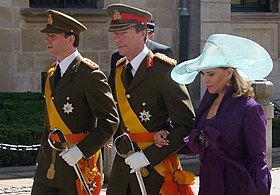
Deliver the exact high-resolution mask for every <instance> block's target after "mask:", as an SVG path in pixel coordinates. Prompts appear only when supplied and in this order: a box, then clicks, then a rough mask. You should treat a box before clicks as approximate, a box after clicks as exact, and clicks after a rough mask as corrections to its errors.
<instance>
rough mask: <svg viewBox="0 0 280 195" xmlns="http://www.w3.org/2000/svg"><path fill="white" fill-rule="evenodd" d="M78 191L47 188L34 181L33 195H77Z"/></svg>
mask: <svg viewBox="0 0 280 195" xmlns="http://www.w3.org/2000/svg"><path fill="white" fill-rule="evenodd" d="M77 194H78V193H77V190H76V189H62V188H55V187H51V186H46V185H44V184H43V183H41V182H37V181H34V183H33V186H32V191H31V195H77Z"/></svg>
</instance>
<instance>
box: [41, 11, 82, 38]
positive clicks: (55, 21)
mask: <svg viewBox="0 0 280 195" xmlns="http://www.w3.org/2000/svg"><path fill="white" fill-rule="evenodd" d="M46 13H47V15H48V23H47V25H46V27H45V28H44V29H42V30H41V31H40V32H42V33H61V32H71V33H73V34H75V35H79V34H80V32H81V31H86V30H87V27H85V26H84V25H83V24H82V23H81V22H79V21H78V20H76V19H75V18H73V17H71V16H69V15H67V14H64V13H62V12H59V11H56V10H52V9H49V10H47V11H46Z"/></svg>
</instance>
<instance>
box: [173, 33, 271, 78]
mask: <svg viewBox="0 0 280 195" xmlns="http://www.w3.org/2000/svg"><path fill="white" fill-rule="evenodd" d="M223 67H224V68H226V67H231V68H235V69H237V71H238V72H239V73H240V74H241V76H243V77H246V78H248V79H249V80H259V79H263V78H265V77H266V76H267V75H269V73H270V72H271V71H272V68H273V62H272V59H271V57H270V55H269V54H268V52H267V51H266V50H265V49H264V48H263V47H262V46H260V45H259V44H258V43H256V42H254V41H252V40H249V39H246V38H242V37H238V36H234V35H228V34H213V35H211V36H210V37H209V38H208V39H207V41H206V43H205V46H204V49H203V51H202V54H201V55H200V56H198V57H197V58H195V59H191V60H187V61H184V62H182V63H180V64H178V65H177V66H176V67H175V68H174V69H173V70H172V72H171V77H172V79H173V80H174V81H176V82H177V83H182V84H189V83H191V82H193V81H194V79H195V77H196V75H197V74H198V73H199V72H200V71H201V70H206V69H212V68H223Z"/></svg>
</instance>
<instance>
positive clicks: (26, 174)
mask: <svg viewBox="0 0 280 195" xmlns="http://www.w3.org/2000/svg"><path fill="white" fill-rule="evenodd" d="M182 164H183V166H186V165H187V167H188V170H190V171H193V172H194V173H198V167H199V162H198V159H197V158H192V159H188V160H184V161H183V163H182ZM272 164H273V165H272V169H271V174H272V189H271V193H270V194H271V195H279V194H280V148H277V149H274V150H273V155H272ZM34 170H35V167H34V166H24V167H5V168H0V195H16V194H19V195H29V194H30V191H31V187H32V183H33V176H34ZM196 179H197V182H196V184H195V185H193V186H192V188H193V190H194V191H195V193H196V194H197V192H198V183H199V177H197V178H196ZM105 194H106V185H104V188H103V189H102V192H101V195H105Z"/></svg>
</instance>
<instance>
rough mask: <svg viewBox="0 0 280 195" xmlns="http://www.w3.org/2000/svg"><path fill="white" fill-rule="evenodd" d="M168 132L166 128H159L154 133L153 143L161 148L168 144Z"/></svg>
mask: <svg viewBox="0 0 280 195" xmlns="http://www.w3.org/2000/svg"><path fill="white" fill-rule="evenodd" d="M168 134H169V132H168V131H167V130H160V131H158V132H156V134H155V135H154V143H155V145H156V146H157V147H159V148H162V147H163V146H168V145H169V140H168V139H167V136H168Z"/></svg>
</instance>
